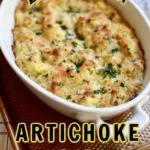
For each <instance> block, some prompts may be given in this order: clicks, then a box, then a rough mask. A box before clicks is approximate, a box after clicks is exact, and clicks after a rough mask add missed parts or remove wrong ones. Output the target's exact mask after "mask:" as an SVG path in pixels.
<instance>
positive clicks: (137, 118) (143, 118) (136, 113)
mask: <svg viewBox="0 0 150 150" xmlns="http://www.w3.org/2000/svg"><path fill="white" fill-rule="evenodd" d="M149 99H150V95H147V97H146V98H145V99H144V100H143V101H141V103H139V104H138V105H136V106H135V107H133V108H132V114H133V117H132V118H131V119H129V120H128V121H126V122H123V123H124V124H125V128H124V131H123V132H124V135H125V136H126V137H128V136H129V129H128V125H129V124H131V123H136V124H137V123H138V124H139V127H138V132H139V131H141V130H142V129H144V128H145V126H146V125H147V124H148V123H149V116H148V114H147V113H146V112H145V111H144V110H143V109H142V106H143V104H145V103H146V102H147V101H148V100H149ZM101 124H108V123H106V122H105V121H104V120H102V119H101V118H99V119H98V120H97V121H96V127H97V128H98V127H99V126H100V125H101ZM108 125H109V128H110V134H111V137H113V136H112V135H113V134H114V132H113V124H108Z"/></svg>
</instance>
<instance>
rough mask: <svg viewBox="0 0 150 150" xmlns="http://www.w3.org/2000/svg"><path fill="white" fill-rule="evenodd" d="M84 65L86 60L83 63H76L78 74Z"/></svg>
mask: <svg viewBox="0 0 150 150" xmlns="http://www.w3.org/2000/svg"><path fill="white" fill-rule="evenodd" d="M83 63H84V60H83V61H81V62H75V63H74V65H75V66H76V72H77V73H80V68H81V66H82V65H83Z"/></svg>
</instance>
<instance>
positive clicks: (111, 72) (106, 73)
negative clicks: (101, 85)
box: [99, 64, 120, 78]
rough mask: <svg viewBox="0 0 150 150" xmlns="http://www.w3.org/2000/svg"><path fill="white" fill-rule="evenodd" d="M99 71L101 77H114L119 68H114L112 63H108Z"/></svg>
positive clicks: (118, 72) (117, 73)
mask: <svg viewBox="0 0 150 150" xmlns="http://www.w3.org/2000/svg"><path fill="white" fill-rule="evenodd" d="M99 73H100V74H101V75H102V76H103V78H106V77H111V78H116V77H117V75H119V74H120V68H116V67H114V66H113V65H112V64H108V65H107V67H106V68H103V69H100V70H99Z"/></svg>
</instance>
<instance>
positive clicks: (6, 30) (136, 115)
mask: <svg viewBox="0 0 150 150" xmlns="http://www.w3.org/2000/svg"><path fill="white" fill-rule="evenodd" d="M19 1H20V0H13V1H11V0H4V1H3V2H2V4H1V9H0V46H1V49H2V53H3V54H4V56H5V58H6V60H7V61H8V63H9V65H10V66H11V68H12V69H13V70H14V72H15V73H16V74H17V75H18V77H19V78H20V79H21V80H22V81H23V82H24V84H25V85H26V86H27V87H28V88H29V89H30V90H31V91H32V92H33V93H34V94H35V95H37V96H38V97H39V98H40V99H41V100H42V101H43V102H44V103H46V104H47V105H48V106H50V107H51V108H53V109H55V110H57V111H59V112H60V113H62V114H64V115H66V116H68V117H71V118H74V119H77V120H79V121H81V122H85V121H95V122H96V125H97V126H98V125H99V124H100V123H103V122H104V121H103V120H107V119H110V118H112V117H115V116H117V115H119V114H121V113H123V112H125V111H127V110H129V109H132V110H133V118H132V119H130V120H128V121H127V122H126V124H128V123H139V125H140V128H139V130H141V129H143V128H144V127H145V125H147V124H148V121H149V117H148V115H147V114H146V113H145V112H144V111H143V110H142V105H143V104H144V103H145V101H147V100H149V95H148V94H149V90H150V83H149V81H150V23H149V21H148V19H147V18H146V16H145V15H144V14H143V12H142V11H141V10H140V9H139V8H138V6H137V5H136V4H135V3H134V2H133V1H132V0H128V2H127V3H126V4H125V5H122V4H121V3H120V2H118V1H116V0H108V2H109V3H111V4H112V5H114V6H115V7H116V8H117V9H118V10H119V11H120V12H121V14H122V15H123V16H124V18H125V19H126V20H127V21H128V23H129V24H130V25H131V26H132V27H133V28H134V29H135V31H136V34H137V36H138V38H139V40H140V41H141V44H142V47H143V49H144V51H145V60H146V72H145V77H144V84H143V88H142V90H141V91H140V93H139V95H138V96H137V97H136V98H134V99H133V100H131V101H130V102H128V103H125V104H122V105H119V106H116V107H109V108H90V107H86V106H81V105H78V104H75V103H72V102H69V101H66V100H64V99H62V98H60V97H58V96H56V95H54V94H52V93H50V92H49V91H47V90H45V89H44V88H42V87H40V86H39V85H38V84H36V83H35V82H34V81H32V80H31V79H30V78H28V77H27V76H26V75H25V74H24V73H23V72H22V71H21V70H20V69H19V68H18V66H17V65H16V63H15V58H14V55H13V50H12V45H13V35H12V29H13V27H14V11H15V9H16V7H17V5H18V3H19ZM18 91H19V89H18ZM50 115H51V114H50ZM110 126H111V127H112V125H110ZM125 132H126V134H127V128H126V130H125Z"/></svg>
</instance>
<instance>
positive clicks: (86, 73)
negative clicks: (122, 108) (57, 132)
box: [13, 0, 144, 107]
mask: <svg viewBox="0 0 150 150" xmlns="http://www.w3.org/2000/svg"><path fill="white" fill-rule="evenodd" d="M15 19H16V24H15V28H14V30H13V34H14V53H15V57H16V63H17V65H18V66H19V67H20V69H21V70H22V71H23V72H24V73H25V74H26V75H27V76H29V77H30V78H31V79H32V80H34V81H35V82H37V83H38V84H39V85H41V86H42V87H44V88H46V89H47V90H49V91H51V92H52V93H54V94H55V95H57V96H59V97H62V98H64V99H66V100H68V101H72V102H74V103H77V104H81V105H86V106H91V107H110V106H116V105H120V104H123V103H126V102H128V101H130V100H131V99H132V98H134V97H135V96H136V95H137V94H138V92H139V90H140V89H141V86H142V83H143V76H144V56H143V53H142V49H141V48H140V46H139V41H138V39H137V38H136V35H135V34H134V31H133V30H132V28H131V27H129V26H128V25H127V24H126V23H125V21H124V20H123V18H122V17H121V16H120V14H119V12H117V10H116V9H115V8H114V7H112V6H111V5H109V4H107V2H106V1H105V0H37V1H36V2H35V3H34V4H33V5H32V6H29V5H28V3H27V2H26V1H22V2H21V3H20V4H19V6H18V7H17V9H16V13H15Z"/></svg>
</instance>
